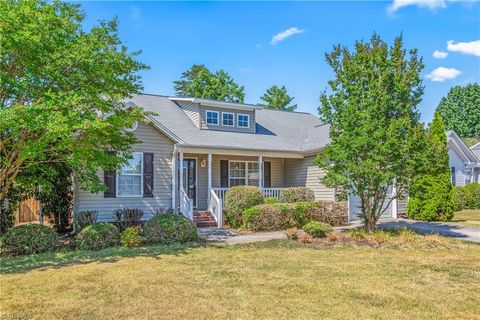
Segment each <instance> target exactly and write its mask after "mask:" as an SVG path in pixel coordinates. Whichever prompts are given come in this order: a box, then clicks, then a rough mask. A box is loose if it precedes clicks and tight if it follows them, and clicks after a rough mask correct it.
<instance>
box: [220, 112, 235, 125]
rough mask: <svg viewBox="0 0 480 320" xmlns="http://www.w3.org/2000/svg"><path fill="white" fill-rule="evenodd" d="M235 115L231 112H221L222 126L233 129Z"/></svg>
mask: <svg viewBox="0 0 480 320" xmlns="http://www.w3.org/2000/svg"><path fill="white" fill-rule="evenodd" d="M234 118H235V115H234V114H233V113H231V112H222V126H225V127H233V125H234V123H233V121H234V120H233V119H234Z"/></svg>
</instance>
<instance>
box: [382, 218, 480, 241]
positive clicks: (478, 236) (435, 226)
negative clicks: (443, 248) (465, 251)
mask: <svg viewBox="0 0 480 320" xmlns="http://www.w3.org/2000/svg"><path fill="white" fill-rule="evenodd" d="M378 226H379V227H380V228H403V227H407V228H409V229H411V230H413V231H416V232H418V233H424V234H425V233H438V234H440V235H442V236H445V237H450V238H456V239H460V240H468V241H474V242H480V228H478V227H467V226H459V225H456V224H448V223H441V222H423V221H415V220H408V219H388V220H383V221H381V222H379V223H378Z"/></svg>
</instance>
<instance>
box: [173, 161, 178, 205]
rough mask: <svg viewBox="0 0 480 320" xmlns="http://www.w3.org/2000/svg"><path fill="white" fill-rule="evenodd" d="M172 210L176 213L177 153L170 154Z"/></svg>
mask: <svg viewBox="0 0 480 320" xmlns="http://www.w3.org/2000/svg"><path fill="white" fill-rule="evenodd" d="M172 209H173V210H174V211H175V212H177V153H176V152H173V154H172Z"/></svg>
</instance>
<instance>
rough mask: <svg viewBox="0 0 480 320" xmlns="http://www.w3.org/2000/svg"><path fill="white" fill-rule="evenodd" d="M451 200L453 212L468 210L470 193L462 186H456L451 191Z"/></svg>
mask: <svg viewBox="0 0 480 320" xmlns="http://www.w3.org/2000/svg"><path fill="white" fill-rule="evenodd" d="M452 200H453V207H454V209H455V211H461V210H463V209H466V208H468V205H469V203H470V202H471V199H470V192H469V190H467V189H466V188H465V187H463V186H456V187H453V189H452Z"/></svg>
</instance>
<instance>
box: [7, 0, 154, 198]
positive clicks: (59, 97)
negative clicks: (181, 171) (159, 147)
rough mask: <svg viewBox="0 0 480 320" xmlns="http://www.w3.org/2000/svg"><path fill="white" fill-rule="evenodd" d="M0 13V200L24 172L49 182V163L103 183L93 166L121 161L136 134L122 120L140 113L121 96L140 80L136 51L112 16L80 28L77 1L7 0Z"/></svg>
mask: <svg viewBox="0 0 480 320" xmlns="http://www.w3.org/2000/svg"><path fill="white" fill-rule="evenodd" d="M0 17H1V19H0V41H1V43H0V83H1V88H0V201H2V199H3V198H4V197H5V196H6V194H7V193H8V191H9V190H10V189H11V188H12V187H13V186H14V184H15V183H18V182H19V180H18V178H19V177H20V176H21V175H22V173H28V172H32V173H33V172H34V173H35V174H31V175H30V176H29V177H28V183H30V184H32V185H42V184H44V183H47V182H48V179H45V176H44V174H46V175H48V174H49V173H52V172H49V171H51V170H55V166H48V165H43V166H41V165H42V164H48V163H64V164H66V165H67V166H68V167H69V168H71V169H72V170H73V171H74V172H75V174H76V177H77V178H78V180H79V181H81V182H83V187H84V188H85V189H87V190H90V191H99V190H101V189H102V188H103V183H102V182H101V181H100V180H99V178H98V177H97V174H96V172H97V169H98V168H100V167H101V168H114V167H117V166H118V165H119V164H120V163H123V162H124V161H125V159H126V158H127V157H128V156H129V150H130V146H131V144H132V143H134V142H137V139H136V138H135V136H134V135H133V134H132V133H129V132H126V131H125V130H124V128H127V127H131V126H132V125H133V124H134V123H135V121H138V120H141V119H143V118H144V113H143V111H142V110H141V109H139V108H136V107H132V108H129V109H125V107H124V104H123V103H122V101H123V100H124V99H125V98H126V97H128V96H130V95H131V94H132V93H136V92H138V91H139V90H141V88H142V86H141V82H140V76H139V75H138V74H137V72H138V71H140V70H142V69H145V68H146V66H145V65H144V64H142V63H140V62H138V61H137V60H136V58H137V56H138V54H139V52H129V51H128V50H127V48H126V47H125V45H123V44H122V42H121V41H120V39H119V37H118V33H117V26H118V21H117V20H112V21H102V22H100V23H99V24H98V25H97V26H94V27H92V28H91V29H90V30H88V31H86V30H84V29H83V28H82V21H83V20H84V18H85V16H84V14H83V12H82V11H81V10H80V7H79V5H78V4H73V3H63V2H60V1H45V0H18V1H17V0H5V1H1V2H0ZM112 149H113V150H116V151H117V156H112V155H111V154H110V153H109V150H112Z"/></svg>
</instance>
